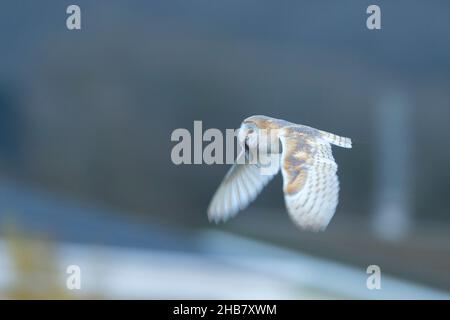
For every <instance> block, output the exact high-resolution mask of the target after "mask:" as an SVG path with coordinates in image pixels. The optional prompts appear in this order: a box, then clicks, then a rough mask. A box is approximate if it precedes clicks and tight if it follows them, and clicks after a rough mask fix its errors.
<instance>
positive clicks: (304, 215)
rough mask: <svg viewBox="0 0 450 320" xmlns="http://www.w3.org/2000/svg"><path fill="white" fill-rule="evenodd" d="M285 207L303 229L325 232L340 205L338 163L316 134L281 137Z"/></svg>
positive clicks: (290, 133)
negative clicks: (338, 204)
mask: <svg viewBox="0 0 450 320" xmlns="http://www.w3.org/2000/svg"><path fill="white" fill-rule="evenodd" d="M280 139H281V142H282V145H283V153H282V158H281V172H282V174H283V190H284V196H285V202H286V206H287V209H288V212H289V215H290V216H291V218H292V219H293V221H294V222H295V223H296V224H297V225H298V226H299V227H300V228H302V229H307V230H313V231H319V230H324V229H325V228H326V227H327V225H328V223H329V222H330V220H331V218H332V217H333V215H334V212H335V210H336V206H337V203H338V192H339V182H338V177H337V175H336V171H337V164H336V162H335V161H334V158H333V155H332V153H331V146H330V144H329V143H328V142H327V141H326V140H324V139H322V138H321V137H320V135H319V134H318V133H317V132H316V131H312V130H309V129H308V130H305V131H303V130H302V129H289V130H285V132H284V134H283V135H281V136H280Z"/></svg>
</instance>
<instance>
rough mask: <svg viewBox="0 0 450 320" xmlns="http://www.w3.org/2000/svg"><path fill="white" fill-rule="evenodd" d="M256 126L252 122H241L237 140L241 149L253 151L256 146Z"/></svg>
mask: <svg viewBox="0 0 450 320" xmlns="http://www.w3.org/2000/svg"><path fill="white" fill-rule="evenodd" d="M258 130H259V128H258V126H257V125H256V124H255V123H252V122H243V123H242V124H241V127H240V128H239V133H238V140H239V144H240V145H241V146H242V147H245V148H248V149H255V148H257V146H258Z"/></svg>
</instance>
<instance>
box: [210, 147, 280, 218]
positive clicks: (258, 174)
mask: <svg viewBox="0 0 450 320" xmlns="http://www.w3.org/2000/svg"><path fill="white" fill-rule="evenodd" d="M279 158H280V156H279V155H278V157H277V161H276V163H273V165H274V167H276V168H275V169H274V170H273V172H272V173H271V174H267V172H266V171H261V167H260V166H259V165H257V164H239V163H244V161H242V162H240V161H239V159H237V160H236V164H234V165H233V166H232V167H231V168H230V170H229V171H228V173H227V174H226V176H225V178H224V179H223V181H222V183H221V184H220V186H219V188H218V189H217V191H216V193H215V194H214V196H213V198H212V200H211V203H210V205H209V208H208V218H209V220H210V221H211V220H212V221H215V222H219V221H225V220H227V219H229V218H230V217H233V216H235V215H236V214H237V213H238V212H239V211H240V210H242V209H244V208H245V207H247V206H248V205H249V204H250V203H251V202H252V201H253V200H254V199H255V198H256V196H257V195H258V194H259V193H260V192H261V190H262V189H263V188H264V186H265V185H266V184H267V183H268V182H269V181H270V180H271V179H272V178H273V177H274V176H275V175H276V174H277V172H278V171H279V166H280V164H279V162H280V161H279Z"/></svg>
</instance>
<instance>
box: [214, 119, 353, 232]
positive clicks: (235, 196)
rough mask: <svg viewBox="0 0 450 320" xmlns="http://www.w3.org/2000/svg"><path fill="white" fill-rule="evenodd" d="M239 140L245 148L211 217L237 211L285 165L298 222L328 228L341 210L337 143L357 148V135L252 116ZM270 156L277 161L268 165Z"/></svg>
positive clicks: (289, 198) (286, 188)
mask: <svg viewBox="0 0 450 320" xmlns="http://www.w3.org/2000/svg"><path fill="white" fill-rule="evenodd" d="M263 134H264V136H265V137H266V138H265V139H262V136H263ZM238 141H239V144H240V146H241V149H242V152H241V153H240V155H239V156H238V158H237V159H236V163H235V164H234V165H233V166H232V167H231V168H230V170H229V171H228V173H227V174H226V176H225V178H224V179H223V181H222V183H221V184H220V186H219V188H218V189H217V191H216V193H215V195H214V197H213V198H212V200H211V203H210V205H209V208H208V217H209V219H210V221H211V220H213V221H215V222H219V221H225V220H227V219H229V218H230V217H232V216H235V215H236V214H237V213H238V211H240V210H242V209H244V208H245V207H247V206H248V205H249V203H250V202H252V201H253V200H254V199H255V198H256V196H257V195H258V194H259V193H260V192H261V190H262V188H263V187H264V186H265V185H266V184H267V183H268V182H269V181H270V180H271V179H272V178H273V177H274V176H275V175H276V174H277V173H278V171H280V169H281V173H282V176H283V191H284V199H285V203H286V207H287V210H288V212H289V215H290V217H291V218H292V220H293V221H294V223H295V224H296V225H297V226H299V227H300V228H301V229H305V230H312V231H321V230H324V229H325V228H326V227H327V225H328V223H329V222H330V220H331V218H332V217H333V215H334V212H335V210H336V206H337V204H338V192H339V181H338V177H337V175H336V171H337V164H336V162H335V161H334V158H333V155H332V153H331V144H333V145H336V146H339V147H343V148H351V147H352V142H351V140H350V139H349V138H344V137H340V136H337V135H335V134H332V133H328V132H325V131H322V130H318V129H314V128H311V127H308V126H304V125H300V124H295V123H291V122H288V121H285V120H281V119H275V118H270V117H266V116H252V117H249V118H247V119H245V120H244V121H243V122H242V125H241V127H240V128H239V131H238ZM279 141H281V147H279V143H278V142H279ZM268 156H270V159H272V160H273V159H275V161H271V162H270V167H271V169H270V170H265V171H263V170H262V169H263V168H264V166H263V165H262V163H263V161H262V159H264V157H265V158H267V157H268ZM242 159H245V161H242ZM264 163H266V162H264Z"/></svg>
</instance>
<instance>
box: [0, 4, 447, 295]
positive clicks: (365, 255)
mask: <svg viewBox="0 0 450 320" xmlns="http://www.w3.org/2000/svg"><path fill="white" fill-rule="evenodd" d="M73 3H74V2H69V1H57V2H56V1H47V0H46V1H31V0H24V1H3V2H2V5H1V11H0V37H1V41H0V298H19V299H21V298H44V299H46V298H62V299H66V298H67V299H71V298H100V299H103V298H106V299H107V298H230V299H234V298H247V299H256V298H273V299H277V298H285V299H303V298H307V299H311V298H318V299H346V298H356V299H371V298H375V299H377V298H381V299H409V298H411V299H414V298H425V299H431V298H444V299H447V298H449V297H450V246H449V243H450V200H449V197H448V195H449V190H450V170H449V168H448V163H449V162H450V148H449V142H448V137H449V136H450V127H449V126H448V124H447V123H448V119H450V58H449V57H450V21H449V19H448V12H449V10H450V3H449V2H448V1H444V0H442V1H438V0H436V1H433V3H432V4H431V3H428V2H424V1H411V0H408V1H406V0H404V1H402V0H398V1H395V2H392V1H365V0H363V1H361V0H353V1H351V0H345V1H312V0H310V1H297V0H286V1H281V2H280V1H274V0H272V1H257V0H248V1H237V0H228V1H207V0H193V1H182V0H170V1H156V0H155V1H144V0H142V1H140V0H133V1H127V3H125V2H124V1H118V0H117V1H116V0H109V1H105V0H98V1H83V0H78V1H76V4H77V5H79V6H80V7H81V19H82V20H81V21H82V22H81V25H82V29H81V30H79V31H69V30H67V28H66V18H67V17H68V15H67V14H66V8H67V6H69V5H70V4H73ZM371 4H377V5H379V6H380V7H381V25H382V29H381V30H374V31H371V30H368V29H367V28H366V19H367V17H368V16H369V15H368V14H366V8H367V7H368V6H369V5H371ZM254 114H263V115H268V116H273V117H277V118H282V119H286V120H289V121H292V122H296V123H301V124H306V125H310V126H313V127H316V128H319V129H322V130H326V131H330V132H333V133H336V134H339V135H342V136H347V137H351V138H352V139H353V142H354V147H353V149H351V150H345V149H338V148H335V150H334V155H335V158H336V161H337V163H338V165H339V172H338V173H339V176H340V181H341V192H340V203H339V206H338V209H337V212H336V215H335V216H334V218H333V219H332V220H331V223H330V225H329V227H328V229H327V230H326V231H325V232H322V233H317V234H315V233H309V232H302V231H300V230H298V229H297V228H296V227H295V226H294V225H293V224H292V222H291V220H290V218H289V217H288V215H287V213H286V210H285V207H284V201H283V196H282V188H281V184H282V181H281V177H280V176H278V177H276V178H275V179H274V181H272V182H271V183H270V184H269V185H268V186H267V187H266V188H265V190H263V192H262V194H261V196H260V197H259V198H258V199H257V200H256V201H255V203H253V204H252V205H251V206H250V207H249V208H248V209H246V210H244V211H243V212H242V213H241V214H239V215H238V216H237V217H236V218H235V219H233V220H231V221H229V222H227V223H226V224H220V225H214V224H209V223H208V220H207V217H206V208H207V206H208V203H209V200H210V199H211V197H212V195H213V193H214V191H215V188H216V187H217V186H218V184H219V183H220V181H221V179H222V177H223V176H224V174H225V173H226V171H227V170H228V166H227V165H209V166H208V165H179V166H177V165H174V164H173V163H172V161H171V158H170V154H171V150H172V148H173V146H174V145H175V144H176V143H175V142H172V141H170V135H171V133H172V131H173V130H175V129H177V128H186V129H188V130H190V131H191V132H192V131H193V121H194V120H202V121H203V128H204V130H205V129H207V128H218V129H220V130H223V132H224V130H225V129H226V128H237V127H239V125H240V122H241V121H242V120H243V119H244V118H246V117H248V116H250V115H254ZM69 265H78V266H80V269H81V289H80V290H68V289H67V287H66V279H67V277H68V274H67V273H66V268H67V266H69ZM369 265H378V266H379V267H380V268H381V272H382V280H381V286H382V288H381V290H369V289H367V287H366V280H367V277H368V275H367V274H366V268H367V267H368V266H369Z"/></svg>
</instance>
